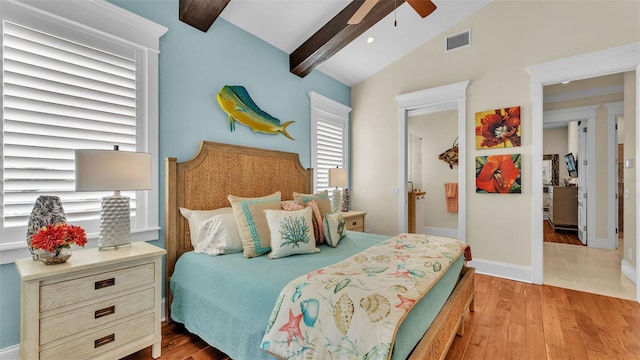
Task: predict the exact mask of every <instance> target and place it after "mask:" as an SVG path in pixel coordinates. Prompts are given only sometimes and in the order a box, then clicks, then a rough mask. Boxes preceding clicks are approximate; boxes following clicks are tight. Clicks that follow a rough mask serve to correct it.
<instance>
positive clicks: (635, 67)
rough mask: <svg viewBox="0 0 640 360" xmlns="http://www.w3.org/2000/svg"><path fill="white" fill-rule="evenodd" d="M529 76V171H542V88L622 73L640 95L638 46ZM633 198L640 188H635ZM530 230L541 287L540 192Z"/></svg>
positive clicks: (639, 214) (639, 213)
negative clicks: (632, 78)
mask: <svg viewBox="0 0 640 360" xmlns="http://www.w3.org/2000/svg"><path fill="white" fill-rule="evenodd" d="M527 71H528V72H529V74H530V75H531V123H532V124H531V139H532V144H531V153H532V154H531V155H532V158H531V168H532V169H541V168H542V125H543V111H544V108H543V101H544V98H543V87H544V86H545V85H552V84H557V83H561V82H563V81H571V80H575V79H585V78H591V77H597V76H603V75H609V74H615V73H620V72H626V71H635V72H636V75H635V76H636V93H637V94H638V93H640V43H633V44H628V45H624V46H619V47H614V48H610V49H605V50H600V51H595V52H591V53H587V54H582V55H577V56H572V57H568V58H564V59H559V60H553V61H549V62H545V63H541V64H536V65H532V66H529V67H528V68H527ZM635 121H636V144H640V101H636V116H635ZM638 158H640V146H636V159H638ZM636 178H640V166H636ZM531 182H532V186H533V187H534V188H536V189H539V188H542V171H532V172H531ZM635 191H636V196H639V195H640V187H639V186H636V189H635ZM636 222H640V201H636ZM531 229H532V241H531V246H532V259H531V264H532V282H533V283H535V284H542V282H543V275H544V259H543V241H542V239H543V229H542V192H539V191H534V192H533V193H532V197H531ZM638 255H640V236H638V233H637V234H636V257H635V258H636V279H640V266H639V265H640V264H638V262H639V261H638V257H639V256H638ZM636 298H637V300H638V301H640V286H637V284H636Z"/></svg>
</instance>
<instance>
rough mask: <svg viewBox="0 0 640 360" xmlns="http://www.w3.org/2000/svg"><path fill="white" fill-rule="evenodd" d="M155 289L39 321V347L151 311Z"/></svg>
mask: <svg viewBox="0 0 640 360" xmlns="http://www.w3.org/2000/svg"><path fill="white" fill-rule="evenodd" d="M154 291H155V289H154V288H152V287H151V288H148V289H145V290H142V291H138V292H135V293H132V294H128V295H125V296H120V297H116V298H114V299H110V300H107V301H101V302H99V303H95V304H91V305H87V306H83V307H81V308H79V309H72V310H69V311H67V312H63V313H60V314H56V315H52V316H48V317H45V318H43V319H41V320H40V345H43V346H44V345H46V344H48V343H50V342H52V341H55V340H58V339H61V338H63V337H65V336H69V335H74V334H76V333H79V332H82V333H86V332H89V331H91V329H93V328H95V327H98V326H103V325H105V324H108V323H109V322H113V321H116V320H119V319H123V318H125V317H128V316H135V315H136V314H140V313H142V312H144V311H145V310H152V309H153V305H154V304H153V302H154V297H153V294H154Z"/></svg>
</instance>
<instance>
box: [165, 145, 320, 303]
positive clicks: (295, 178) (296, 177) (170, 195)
mask: <svg viewBox="0 0 640 360" xmlns="http://www.w3.org/2000/svg"><path fill="white" fill-rule="evenodd" d="M312 182H313V171H312V169H305V168H304V167H302V165H301V164H300V160H299V157H298V154H295V153H288V152H282V151H275V150H264V149H257V148H251V147H244V146H237V145H229V144H221V143H214V142H208V141H203V142H202V143H201V144H200V149H199V150H198V153H197V154H196V155H195V157H194V158H193V159H191V160H188V161H184V162H177V160H176V159H175V158H167V159H166V179H165V183H166V193H165V212H166V219H165V227H166V229H165V246H166V250H167V264H166V271H167V276H166V280H167V281H169V279H170V277H171V275H172V274H173V269H174V265H175V262H176V261H177V260H178V257H180V255H182V254H183V253H184V252H186V251H189V250H192V249H193V247H192V245H191V241H190V237H189V226H188V224H187V221H186V220H185V219H184V218H183V217H182V216H181V215H180V210H179V208H180V207H185V208H188V209H192V210H208V209H217V208H221V207H228V206H230V205H229V201H228V199H227V196H228V195H230V194H231V195H236V196H242V197H257V196H264V195H268V194H272V193H274V192H276V191H280V192H281V193H282V199H283V200H292V199H293V192H294V191H296V192H300V193H306V194H308V193H311V191H312V189H313V185H312ZM166 289H167V292H168V289H169V287H168V283H167V288H166Z"/></svg>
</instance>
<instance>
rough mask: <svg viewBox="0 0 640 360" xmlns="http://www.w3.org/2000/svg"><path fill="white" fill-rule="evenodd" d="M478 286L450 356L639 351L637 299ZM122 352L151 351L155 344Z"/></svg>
mask: <svg viewBox="0 0 640 360" xmlns="http://www.w3.org/2000/svg"><path fill="white" fill-rule="evenodd" d="M475 288H476V301H475V312H473V313H468V316H466V318H465V332H464V336H462V337H456V339H455V340H454V342H453V344H452V345H451V349H450V350H449V353H448V354H447V357H446V359H469V360H482V359H487V360H499V359H518V360H525V359H531V360H538V359H563V360H564V359H580V360H587V359H607V360H618V359H620V360H624V359H630V360H631V359H640V303H637V302H635V301H630V300H623V299H618V298H612V297H606V296H601V295H595V294H590V293H585V292H580V291H574V290H568V289H562V288H557V287H553V286H547V285H542V286H540V285H532V284H526V283H521V282H517V281H511V280H505V279H501V278H496V277H491V276H486V275H480V274H476V284H475ZM162 333H163V334H162V336H163V338H162V357H160V359H163V360H165V359H167V360H168V359H171V360H183V359H184V360H205V359H206V360H226V359H229V357H227V356H226V355H224V354H222V353H220V352H219V351H217V350H215V349H213V348H211V347H210V346H208V345H207V344H206V343H205V342H203V341H202V340H200V339H199V338H198V337H197V336H195V335H190V334H188V332H186V331H185V330H184V329H183V328H182V326H180V325H177V324H175V323H172V324H165V325H163V327H162ZM124 359H126V360H140V359H145V360H146V359H151V348H147V349H144V350H142V351H139V352H137V353H135V354H133V355H130V356H128V357H126V358H124ZM237 360H250V359H237Z"/></svg>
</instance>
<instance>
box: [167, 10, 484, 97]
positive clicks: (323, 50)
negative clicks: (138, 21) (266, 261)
mask: <svg viewBox="0 0 640 360" xmlns="http://www.w3.org/2000/svg"><path fill="white" fill-rule="evenodd" d="M489 1H490V0H468V1H460V0H434V1H433V3H435V4H436V6H437V10H436V11H434V12H433V13H432V14H431V15H429V16H428V17H426V18H424V19H423V18H421V17H420V16H418V14H416V12H415V11H414V10H413V9H412V8H411V7H410V6H409V5H408V4H404V3H405V0H380V1H378V2H377V4H376V5H375V6H373V8H372V9H371V11H370V12H369V13H368V14H367V15H366V16H365V17H364V18H363V19H362V21H361V22H360V23H358V24H353V25H349V24H348V23H347V22H348V20H349V19H350V18H351V17H352V16H353V15H354V13H356V11H357V10H358V9H359V8H360V7H361V6H362V4H363V3H364V2H365V0H353V1H348V0H305V1H301V0H180V3H179V18H180V20H181V21H183V22H185V23H187V24H189V25H191V26H193V27H195V28H197V29H199V30H201V31H204V32H206V31H208V30H209V28H210V27H211V25H212V24H213V23H214V21H215V20H216V19H217V18H218V17H222V18H224V19H225V20H227V21H229V22H231V23H233V24H234V25H236V26H238V27H240V28H242V29H244V30H246V31H248V32H250V33H252V34H254V35H255V36H257V37H259V38H261V39H263V40H265V41H266V42H268V43H271V44H272V45H274V46H276V47H277V48H279V49H281V50H283V51H285V52H287V53H288V54H289V64H290V65H289V67H290V70H291V72H292V73H294V74H296V75H298V76H300V77H304V76H306V75H307V74H309V73H310V72H311V71H312V70H314V69H316V68H317V69H318V70H320V71H323V72H325V73H326V74H328V75H329V76H332V77H334V78H336V79H337V80H339V81H341V82H343V83H345V84H347V85H355V84H357V83H358V82H360V81H362V80H364V79H366V78H367V77H369V76H371V75H372V74H373V73H375V72H377V71H379V70H381V69H382V68H383V67H385V66H387V65H389V64H390V63H392V62H393V61H395V60H397V59H399V58H400V57H402V56H404V55H405V54H407V53H408V52H410V51H411V50H413V49H415V48H416V47H418V46H420V45H421V44H423V43H424V42H426V41H428V40H429V39H431V38H433V37H434V36H436V35H438V34H439V33H441V32H442V31H445V30H446V29H447V28H449V27H451V26H452V25H454V24H455V23H457V22H459V21H460V20H462V19H463V18H465V17H467V16H469V15H470V14H472V13H473V12H475V11H477V10H479V9H480V8H482V7H484V6H485V5H486V4H487V3H488V2H489ZM403 4H404V5H403ZM394 10H395V11H394ZM394 23H395V24H394ZM396 24H397V25H396ZM369 37H375V39H376V40H375V42H374V43H372V44H368V43H367V42H366V41H365V39H366V38H369Z"/></svg>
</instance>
